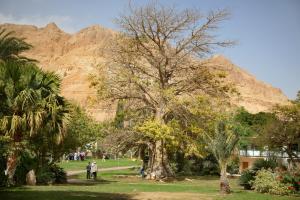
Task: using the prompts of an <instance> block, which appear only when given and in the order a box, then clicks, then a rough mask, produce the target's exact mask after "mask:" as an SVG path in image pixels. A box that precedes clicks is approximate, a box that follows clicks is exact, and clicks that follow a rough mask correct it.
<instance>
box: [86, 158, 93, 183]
mask: <svg viewBox="0 0 300 200" xmlns="http://www.w3.org/2000/svg"><path fill="white" fill-rule="evenodd" d="M91 167H92V166H91V162H89V164H88V165H87V166H86V179H91Z"/></svg>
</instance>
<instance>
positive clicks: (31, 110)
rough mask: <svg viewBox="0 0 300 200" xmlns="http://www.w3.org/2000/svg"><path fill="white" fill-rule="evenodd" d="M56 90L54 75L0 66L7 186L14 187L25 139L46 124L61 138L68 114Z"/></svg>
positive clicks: (19, 65)
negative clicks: (49, 124) (6, 143)
mask: <svg viewBox="0 0 300 200" xmlns="http://www.w3.org/2000/svg"><path fill="white" fill-rule="evenodd" d="M59 87H60V79H59V78H58V77H57V76H56V75H54V74H53V73H45V72H43V71H42V70H40V69H39V68H38V67H37V66H35V64H33V63H28V62H19V61H15V60H8V61H6V62H2V63H1V62H0V135H1V136H6V137H9V138H10V141H11V142H10V144H11V146H10V152H9V155H8V158H7V169H6V172H7V175H8V181H9V184H14V182H13V176H14V173H15V170H16V166H17V160H18V156H19V153H20V151H21V150H22V149H23V148H24V145H23V142H24V141H25V140H26V139H27V138H30V137H32V136H33V135H34V134H37V133H39V130H40V129H41V127H43V126H44V125H45V124H47V123H51V127H52V129H51V130H56V131H54V133H55V134H57V135H58V136H59V137H62V134H63V125H64V123H65V117H64V116H66V115H67V112H68V111H67V110H64V108H65V100H64V99H63V98H62V97H60V96H59V95H58V93H59ZM65 114H66V115H65Z"/></svg>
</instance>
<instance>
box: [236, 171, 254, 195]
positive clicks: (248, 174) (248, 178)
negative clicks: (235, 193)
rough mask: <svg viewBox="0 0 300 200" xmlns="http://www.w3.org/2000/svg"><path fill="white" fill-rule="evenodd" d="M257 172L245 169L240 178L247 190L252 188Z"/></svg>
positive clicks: (240, 183) (240, 182)
mask: <svg viewBox="0 0 300 200" xmlns="http://www.w3.org/2000/svg"><path fill="white" fill-rule="evenodd" d="M255 174H256V172H255V171H253V170H249V169H248V170H244V171H243V172H242V174H241V177H240V178H239V185H241V186H244V189H245V190H250V189H252V183H253V181H254V179H255Z"/></svg>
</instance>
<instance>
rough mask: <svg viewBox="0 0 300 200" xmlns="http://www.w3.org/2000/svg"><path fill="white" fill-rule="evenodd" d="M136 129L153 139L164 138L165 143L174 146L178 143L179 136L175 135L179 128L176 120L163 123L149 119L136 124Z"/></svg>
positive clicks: (178, 133) (178, 132) (177, 133)
mask: <svg viewBox="0 0 300 200" xmlns="http://www.w3.org/2000/svg"><path fill="white" fill-rule="evenodd" d="M136 130H137V131H139V132H141V133H143V134H145V135H146V136H147V137H149V138H151V139H153V140H155V141H158V140H165V141H166V142H167V145H172V146H176V145H178V143H179V139H180V138H178V137H177V136H179V135H180V128H179V125H178V123H177V122H176V121H171V122H170V123H168V124H164V123H160V122H159V121H157V120H151V119H150V120H146V121H145V122H144V123H142V124H141V125H139V126H136Z"/></svg>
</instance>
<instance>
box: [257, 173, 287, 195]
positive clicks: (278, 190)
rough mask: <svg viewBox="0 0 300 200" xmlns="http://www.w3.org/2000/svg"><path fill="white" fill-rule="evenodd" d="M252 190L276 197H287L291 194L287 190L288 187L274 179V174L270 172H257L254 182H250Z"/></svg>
mask: <svg viewBox="0 0 300 200" xmlns="http://www.w3.org/2000/svg"><path fill="white" fill-rule="evenodd" d="M252 183H253V188H254V189H255V190H256V191H257V192H260V193H269V194H276V195H287V194H289V193H291V190H289V189H288V185H286V184H284V183H281V182H280V181H279V180H277V179H276V174H275V173H272V171H270V170H266V169H262V170H259V171H258V172H257V174H256V176H255V180H254V181H253V182H252Z"/></svg>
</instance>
